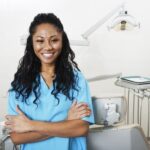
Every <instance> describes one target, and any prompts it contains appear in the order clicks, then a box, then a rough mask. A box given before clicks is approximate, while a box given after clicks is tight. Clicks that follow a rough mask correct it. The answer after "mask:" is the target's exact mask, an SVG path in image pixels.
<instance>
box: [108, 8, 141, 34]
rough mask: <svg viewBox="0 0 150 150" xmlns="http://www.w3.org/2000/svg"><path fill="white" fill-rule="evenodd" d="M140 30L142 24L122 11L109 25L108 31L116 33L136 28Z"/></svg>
mask: <svg viewBox="0 0 150 150" xmlns="http://www.w3.org/2000/svg"><path fill="white" fill-rule="evenodd" d="M136 27H137V28H140V23H139V22H137V21H136V19H135V18H134V17H133V16H131V15H129V14H128V12H127V11H125V10H122V11H120V12H119V15H118V16H117V17H115V18H114V19H113V21H112V22H111V23H110V25H108V30H111V29H113V30H115V31H125V30H133V29H134V28H136Z"/></svg>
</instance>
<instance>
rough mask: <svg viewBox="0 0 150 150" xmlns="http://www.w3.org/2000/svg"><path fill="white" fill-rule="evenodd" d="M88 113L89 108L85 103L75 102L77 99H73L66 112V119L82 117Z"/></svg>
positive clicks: (89, 112) (88, 114)
mask: <svg viewBox="0 0 150 150" xmlns="http://www.w3.org/2000/svg"><path fill="white" fill-rule="evenodd" d="M90 114H91V110H90V108H89V107H88V105H87V104H86V103H84V102H80V103H77V101H74V102H73V104H72V106H71V108H70V110H69V112H68V117H67V120H75V119H81V118H83V117H86V116H90Z"/></svg>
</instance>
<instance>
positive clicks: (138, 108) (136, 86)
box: [115, 76, 150, 138]
mask: <svg viewBox="0 0 150 150" xmlns="http://www.w3.org/2000/svg"><path fill="white" fill-rule="evenodd" d="M133 77H135V78H136V77H137V78H141V77H140V76H133ZM127 78H130V77H127ZM127 78H126V79H127ZM131 79H132V78H131ZM131 81H132V80H131ZM133 81H134V80H133ZM138 81H139V80H138ZM115 85H117V86H120V87H123V88H124V96H125V97H126V99H127V117H126V123H127V124H130V123H138V124H140V126H142V118H144V117H145V116H146V123H147V127H146V128H145V129H146V131H147V134H146V135H147V138H149V137H150V136H149V134H150V133H149V132H150V131H149V130H150V81H149V82H129V81H128V80H124V79H123V78H118V79H117V81H116V82H115ZM143 103H144V104H145V105H146V106H145V108H146V109H144V110H142V109H143ZM142 113H145V114H144V117H143V114H142ZM129 114H130V115H129ZM146 131H145V132H146Z"/></svg>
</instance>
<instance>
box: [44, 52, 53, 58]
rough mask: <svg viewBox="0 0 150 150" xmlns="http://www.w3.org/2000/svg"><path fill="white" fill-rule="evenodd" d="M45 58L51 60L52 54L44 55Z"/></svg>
mask: <svg viewBox="0 0 150 150" xmlns="http://www.w3.org/2000/svg"><path fill="white" fill-rule="evenodd" d="M43 56H44V57H46V58H51V57H52V56H53V54H52V53H43Z"/></svg>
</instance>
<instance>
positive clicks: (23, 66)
mask: <svg viewBox="0 0 150 150" xmlns="http://www.w3.org/2000/svg"><path fill="white" fill-rule="evenodd" d="M43 23H50V24H53V25H54V26H55V27H57V28H58V30H59V31H60V32H62V51H61V53H60V55H59V56H58V58H57V60H56V63H55V74H56V78H55V79H54V81H53V87H54V88H53V90H52V92H51V93H52V94H53V95H54V96H55V98H56V99H57V100H58V103H59V97H58V93H60V92H61V93H62V94H64V95H65V96H66V97H67V98H69V99H70V100H73V98H74V97H73V94H72V93H70V89H74V90H78V89H77V88H76V81H77V76H76V75H75V73H74V71H75V70H79V68H78V65H77V63H76V62H75V61H74V58H75V54H74V52H73V51H72V49H71V47H70V44H69V40H68V37H67V34H66V33H65V31H64V28H63V25H62V23H61V21H60V20H59V18H57V17H56V16H55V15H54V14H53V13H41V14H38V15H37V16H35V18H34V20H33V21H32V22H31V25H30V27H29V36H28V38H27V43H26V48H25V52H24V56H23V57H22V58H21V59H20V61H19V66H18V69H17V72H16V73H15V75H14V80H13V81H12V83H11V86H12V88H11V89H10V90H9V91H15V92H16V98H17V99H18V98H19V97H20V96H21V97H22V101H23V102H24V101H25V102H26V103H27V98H28V97H29V96H30V94H31V93H33V94H34V95H35V99H34V101H33V103H34V104H37V100H38V98H39V97H40V95H41V93H40V71H41V62H40V60H39V59H38V57H37V56H36V55H35V53H34V50H33V41H32V37H33V34H34V33H35V31H36V27H37V26H38V25H40V24H43Z"/></svg>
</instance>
